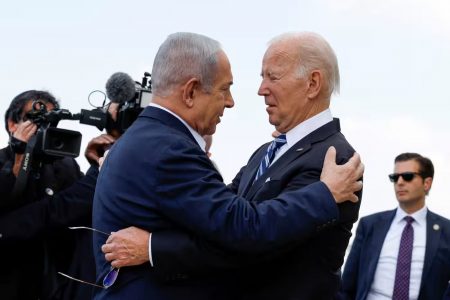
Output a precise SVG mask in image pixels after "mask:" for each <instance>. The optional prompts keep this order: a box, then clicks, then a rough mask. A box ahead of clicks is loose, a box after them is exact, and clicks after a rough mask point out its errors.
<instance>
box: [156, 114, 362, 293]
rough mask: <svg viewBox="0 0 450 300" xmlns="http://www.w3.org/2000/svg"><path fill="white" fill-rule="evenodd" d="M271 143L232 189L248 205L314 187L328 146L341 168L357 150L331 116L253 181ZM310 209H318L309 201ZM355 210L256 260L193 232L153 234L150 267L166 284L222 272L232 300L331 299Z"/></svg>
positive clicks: (344, 210)
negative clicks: (152, 266)
mask: <svg viewBox="0 0 450 300" xmlns="http://www.w3.org/2000/svg"><path fill="white" fill-rule="evenodd" d="M268 145H269V144H266V145H263V146H262V147H260V148H259V149H258V150H257V151H256V152H255V153H254V154H253V156H252V157H251V158H250V160H249V162H248V164H247V166H245V167H244V168H242V169H241V171H240V172H239V174H238V175H237V176H236V178H235V179H234V180H233V182H232V184H231V185H230V188H231V189H232V190H233V191H236V192H237V193H238V195H240V196H242V197H245V198H246V199H247V200H248V201H250V203H251V204H252V205H256V204H257V203H264V201H266V200H267V199H271V198H274V197H276V196H277V195H279V194H280V193H283V192H286V191H291V190H296V189H299V188H302V187H305V186H307V185H308V184H311V183H313V182H317V181H318V180H319V178H320V174H321V170H322V166H323V160H324V157H325V153H326V151H327V150H328V148H329V147H330V146H335V147H336V149H337V163H339V164H342V163H345V162H346V161H347V160H348V159H349V158H350V157H351V156H352V155H353V153H354V150H353V148H352V147H351V146H350V145H349V143H348V142H347V141H346V139H345V137H344V136H343V135H342V134H341V133H340V126H339V121H338V120H337V119H335V120H333V121H332V122H330V123H328V124H325V125H324V126H322V127H320V128H319V129H317V130H315V131H314V132H312V133H311V134H309V135H308V136H307V137H305V138H303V139H302V140H300V141H299V142H298V143H297V144H296V145H294V146H293V147H292V148H290V149H289V150H288V151H287V152H286V153H285V154H284V155H282V156H281V157H280V158H279V159H278V160H277V161H275V162H274V163H273V164H272V166H271V167H270V168H269V169H268V171H267V172H266V173H265V174H264V175H263V176H262V177H260V178H258V180H257V181H256V182H254V183H253V181H254V177H255V174H256V170H257V168H258V166H259V164H260V161H261V159H262V158H263V157H264V155H265V153H266V149H267V147H268ZM358 196H359V197H361V193H359V194H358ZM311 205H313V206H317V207H316V208H320V204H318V203H315V202H314V199H311ZM359 207H360V202H358V203H357V204H353V203H350V202H345V203H343V204H340V205H339V214H340V217H339V221H338V222H330V223H327V224H322V225H321V227H320V228H318V229H317V231H316V233H315V234H313V235H309V236H303V237H300V236H299V237H298V239H297V241H296V242H293V243H291V244H290V245H287V246H284V247H280V248H277V249H276V251H269V252H265V253H261V254H259V255H248V254H245V253H239V251H223V249H217V247H214V246H211V245H210V244H208V243H203V242H202V241H200V240H199V239H198V238H197V237H196V236H194V235H189V234H186V235H184V236H183V235H182V234H181V233H180V232H177V233H175V232H161V233H159V232H157V233H154V234H153V235H152V253H153V261H154V265H155V270H157V272H160V274H161V275H162V276H166V278H169V279H170V278H172V277H180V274H182V275H183V276H211V274H216V273H219V274H222V275H223V276H224V277H226V279H224V280H226V281H227V282H228V283H229V284H228V289H227V292H228V293H230V294H231V295H232V296H230V298H229V299H238V298H243V299H332V297H333V295H334V294H335V293H336V292H337V290H338V287H339V283H340V267H341V265H342V263H343V258H344V255H345V250H346V248H347V245H348V242H349V239H350V236H351V229H352V225H353V223H354V222H355V221H356V220H357V219H358V211H359ZM273 221H274V222H275V223H276V222H277V220H273ZM174 239H176V240H178V241H179V243H178V244H177V248H175V249H174V248H173V247H172V248H170V249H169V245H173V244H174V241H172V242H170V241H171V240H174ZM180 241H183V242H180ZM194 274H196V275H194Z"/></svg>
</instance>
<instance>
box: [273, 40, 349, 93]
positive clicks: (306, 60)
mask: <svg viewBox="0 0 450 300" xmlns="http://www.w3.org/2000/svg"><path fill="white" fill-rule="evenodd" d="M285 41H289V42H291V41H292V42H295V43H296V46H297V50H298V52H297V54H298V58H299V66H298V67H299V69H298V74H299V76H300V77H301V78H305V77H306V76H307V75H308V73H309V72H311V71H313V70H317V69H319V70H321V71H322V72H323V73H324V75H325V76H324V77H325V82H326V88H327V96H331V94H333V93H335V94H338V93H339V85H340V77H339V66H338V61H337V57H336V54H335V53H334V51H333V49H332V48H331V46H330V44H328V42H327V41H326V40H325V39H324V38H323V37H322V36H320V35H319V34H317V33H313V32H290V33H284V34H281V35H279V36H276V37H275V38H273V39H272V40H271V41H270V42H269V47H270V46H272V45H274V44H276V43H279V42H285Z"/></svg>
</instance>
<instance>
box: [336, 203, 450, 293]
mask: <svg viewBox="0 0 450 300" xmlns="http://www.w3.org/2000/svg"><path fill="white" fill-rule="evenodd" d="M395 212H396V210H391V211H385V212H380V213H376V214H373V215H370V216H367V217H364V218H361V220H360V222H359V225H358V228H357V231H356V236H355V241H354V242H353V245H352V249H351V251H350V254H349V256H348V258H347V262H346V263H345V269H344V274H343V285H342V291H341V292H342V293H341V295H340V296H341V298H342V299H358V300H363V299H366V297H367V294H368V293H369V291H370V287H371V285H372V281H373V277H374V275H375V270H376V268H377V264H378V258H379V256H380V252H381V248H382V247H383V243H384V239H385V237H386V234H387V232H388V230H389V227H390V226H391V223H392V220H393V219H394V216H395ZM426 230H427V236H426V247H425V261H424V265H423V271H422V281H421V285H420V291H419V300H428V299H442V297H443V294H444V292H445V289H446V287H447V284H448V282H449V280H450V221H449V220H448V219H446V218H444V217H441V216H439V215H437V214H435V213H432V212H431V211H428V213H427V229H426Z"/></svg>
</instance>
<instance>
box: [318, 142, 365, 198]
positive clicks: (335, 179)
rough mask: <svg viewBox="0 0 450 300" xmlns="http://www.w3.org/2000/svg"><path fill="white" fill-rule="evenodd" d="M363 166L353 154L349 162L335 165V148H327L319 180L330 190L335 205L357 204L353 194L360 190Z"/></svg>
mask: <svg viewBox="0 0 450 300" xmlns="http://www.w3.org/2000/svg"><path fill="white" fill-rule="evenodd" d="M363 173H364V164H363V163H362V162H361V157H360V156H359V154H358V153H355V154H353V156H352V158H350V160H349V161H348V162H347V163H345V164H343V165H337V164H336V148H334V147H330V148H328V151H327V153H326V154H325V161H324V163H323V169H322V174H321V175H320V180H321V181H322V182H323V183H325V185H326V186H327V187H328V188H329V189H330V191H331V193H332V194H333V197H334V199H335V200H336V203H342V202H345V201H352V202H358V201H359V199H358V196H356V195H355V192H358V191H360V190H361V189H362V187H363V183H362V180H361V178H362V176H363Z"/></svg>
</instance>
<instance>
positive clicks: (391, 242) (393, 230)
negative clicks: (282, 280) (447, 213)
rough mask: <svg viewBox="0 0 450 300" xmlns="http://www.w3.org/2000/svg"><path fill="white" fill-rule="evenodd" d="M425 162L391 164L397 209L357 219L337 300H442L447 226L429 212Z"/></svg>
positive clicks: (449, 247)
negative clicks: (357, 223) (426, 200)
mask: <svg viewBox="0 0 450 300" xmlns="http://www.w3.org/2000/svg"><path fill="white" fill-rule="evenodd" d="M433 176H434V167H433V163H432V162H431V160H430V159H428V158H426V157H423V156H422V155H420V154H417V153H402V154H400V155H398V156H397V157H396V158H395V165H394V173H393V174H390V175H389V179H390V180H391V181H392V182H393V184H394V191H395V196H396V197H397V201H398V207H397V209H394V210H391V211H384V212H380V213H376V214H373V215H369V216H366V217H364V218H361V220H360V222H359V225H358V228H357V231H356V236H355V241H354V242H353V245H352V249H351V251H350V254H349V256H348V259H347V262H346V264H345V269H344V273H343V285H342V291H341V298H342V299H358V300H363V299H368V300H376V299H419V300H428V299H442V297H443V295H444V292H445V289H446V287H447V284H448V282H449V280H450V220H448V219H446V218H444V217H442V216H439V215H437V214H435V213H433V212H431V211H430V210H429V209H428V208H427V207H426V205H425V198H426V196H427V195H428V193H429V192H430V189H431V185H432V183H433Z"/></svg>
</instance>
